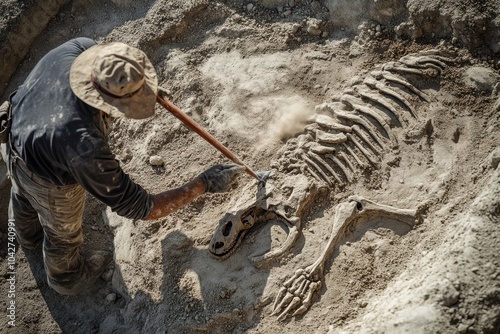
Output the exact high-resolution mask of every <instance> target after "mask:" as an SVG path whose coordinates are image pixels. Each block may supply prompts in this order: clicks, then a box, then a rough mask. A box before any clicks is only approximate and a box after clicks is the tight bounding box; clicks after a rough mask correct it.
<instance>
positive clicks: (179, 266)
mask: <svg viewBox="0 0 500 334" xmlns="http://www.w3.org/2000/svg"><path fill="white" fill-rule="evenodd" d="M0 9H1V12H2V13H5V14H4V15H3V16H2V18H1V19H0V37H2V38H1V39H0V41H1V42H0V64H1V65H0V67H1V68H0V69H1V70H0V78H1V86H0V93H2V94H3V97H4V98H6V97H7V96H8V94H10V93H11V92H12V91H13V90H15V88H16V87H17V85H19V84H20V83H21V82H22V81H23V79H24V78H25V77H26V75H27V74H28V73H29V71H30V70H31V69H32V68H33V66H34V65H35V64H36V62H37V60H38V59H40V57H41V56H43V55H44V54H45V53H46V52H47V51H49V50H50V49H52V48H53V47H55V46H57V45H58V44H60V43H62V42H64V41H66V40H68V39H70V38H73V37H79V36H87V37H91V38H95V39H97V40H98V41H101V42H105V41H121V42H126V43H129V44H131V45H134V46H137V47H140V48H141V49H143V50H144V51H145V52H146V53H147V54H148V56H149V57H150V59H151V60H152V61H153V63H154V65H155V68H156V70H157V72H158V77H159V81H160V84H161V85H162V86H164V87H165V88H167V89H168V90H169V91H170V94H171V96H172V100H173V102H174V103H175V104H176V105H178V106H179V107H180V108H181V109H183V110H184V111H185V112H186V113H188V114H189V115H190V116H191V117H192V118H194V119H195V120H196V121H197V122H199V123H200V124H202V126H204V127H205V128H206V129H207V130H208V131H209V132H210V133H212V134H213V135H214V136H215V137H216V138H218V139H219V140H220V141H221V142H223V143H224V144H225V145H227V146H228V147H229V148H230V149H231V150H232V151H233V152H235V153H236V154H237V155H238V156H239V157H240V158H241V159H242V160H243V161H245V163H247V164H248V165H249V166H251V167H252V169H255V170H269V169H270V168H275V169H277V170H279V168H280V163H281V161H282V160H280V157H281V154H282V153H283V152H284V147H285V146H286V145H287V144H286V143H287V141H288V140H293V139H295V138H296V137H297V136H298V135H299V134H301V133H302V132H303V131H304V127H305V126H306V125H307V124H310V116H312V115H315V114H317V113H320V112H322V111H323V110H324V107H322V106H321V105H323V104H325V103H331V102H332V101H334V100H336V99H337V98H338V97H339V96H340V95H341V94H342V93H343V92H344V91H346V90H347V89H349V88H350V87H352V84H353V83H355V82H359V81H360V80H361V81H362V80H363V79H364V78H365V77H366V76H367V75H368V73H369V72H370V71H372V70H374V69H378V68H380V66H382V65H383V64H386V63H388V62H394V61H398V60H399V59H400V58H401V57H402V56H405V55H408V54H410V53H414V52H419V51H426V50H430V49H436V48H438V49H441V50H449V51H453V52H454V53H455V54H456V57H454V62H452V63H450V64H448V66H447V68H446V69H445V70H443V72H442V74H441V76H440V77H439V79H437V80H436V81H434V82H432V84H430V83H427V82H422V83H421V85H419V88H421V89H422V90H423V91H424V92H425V93H426V94H428V95H429V96H431V97H432V98H431V99H430V100H429V102H428V103H424V102H421V103H420V104H418V106H419V108H418V113H419V121H418V122H414V123H412V125H411V126H410V127H408V128H404V129H402V130H401V131H400V132H398V133H397V135H398V138H399V144H400V145H399V147H398V148H397V149H395V150H393V151H391V152H388V153H387V155H386V156H385V158H384V159H385V160H384V161H385V162H386V164H384V167H383V168H381V169H380V170H377V171H375V172H373V173H370V174H368V173H367V174H364V175H362V177H360V178H359V179H357V181H356V182H354V183H353V184H350V185H348V186H347V187H345V188H344V189H343V190H342V192H339V193H336V192H334V191H330V192H328V191H325V192H321V193H320V194H321V196H319V197H318V198H317V199H316V200H315V201H314V203H312V204H311V206H310V207H309V208H308V210H307V211H306V212H304V216H303V223H302V234H301V236H300V237H299V239H298V242H297V243H296V244H295V245H294V247H293V248H292V250H291V251H290V252H289V253H287V254H286V255H285V256H284V257H282V258H280V259H277V260H275V261H272V262H271V263H269V264H267V265H265V266H263V267H262V268H257V267H255V266H253V265H252V263H251V260H250V258H251V257H252V256H255V255H260V254H262V253H263V252H266V251H267V250H269V249H275V248H276V247H279V246H280V245H281V244H282V243H283V242H284V241H285V240H286V235H287V232H288V229H287V227H286V226H285V225H283V224H282V223H281V222H279V221H277V220H271V221H268V222H266V223H262V224H260V225H258V226H255V227H254V228H253V229H252V230H251V231H250V232H249V233H248V235H247V236H246V238H245V239H243V242H242V244H241V245H240V247H239V248H238V249H237V250H236V252H235V253H234V254H233V255H232V256H231V257H229V258H228V259H227V260H225V261H218V260H216V259H214V258H212V257H210V256H209V253H208V250H207V247H208V245H209V242H210V238H211V237H212V234H213V232H214V229H215V227H216V225H217V222H218V221H219V219H221V217H223V216H224V214H225V213H226V212H228V210H230V209H231V208H232V206H234V205H235V202H238V201H239V200H240V199H241V198H243V197H245V196H250V197H251V196H253V195H254V194H253V192H252V191H253V190H252V189H255V190H256V185H254V183H253V182H254V181H253V180H251V179H250V178H249V177H248V176H242V177H240V178H239V180H238V184H236V185H235V186H234V188H233V189H232V190H231V191H230V192H228V193H224V194H213V195H204V196H202V197H200V198H199V199H197V200H196V201H195V202H193V203H192V204H190V205H188V206H187V207H185V208H183V209H181V210H179V211H178V212H175V213H173V214H172V215H170V216H168V217H166V218H164V219H161V220H158V221H154V222H144V221H137V222H132V221H129V220H126V219H122V218H120V217H118V216H116V215H114V214H112V213H111V212H109V211H107V210H106V208H105V207H103V205H102V204H100V203H98V202H97V201H96V200H95V199H94V198H92V197H91V196H88V198H87V207H86V211H85V223H84V235H85V247H84V252H85V253H90V252H92V250H95V249H110V250H113V251H114V254H115V265H114V267H113V268H111V269H110V270H109V271H108V272H107V273H106V274H105V275H104V276H103V277H102V279H101V280H100V281H99V284H97V285H96V287H95V289H94V291H90V292H89V293H88V294H86V295H84V296H78V297H62V296H59V295H57V294H56V293H55V292H54V291H53V290H51V289H50V288H48V286H47V283H46V280H45V273H44V269H43V264H42V263H43V262H42V259H41V252H40V249H39V250H37V251H35V252H32V253H25V252H23V251H22V250H17V248H16V252H15V255H14V254H9V249H8V247H7V243H8V242H9V234H8V226H7V218H6V217H7V207H8V198H9V186H8V181H3V179H4V178H5V169H4V168H5V167H4V165H1V164H2V162H0V182H1V183H2V186H3V188H2V187H1V186H0V216H1V217H3V219H2V220H1V221H3V222H4V223H2V224H0V232H1V233H0V240H1V241H2V242H1V245H2V248H1V249H0V257H1V259H0V262H1V268H2V270H1V272H0V273H1V274H2V277H5V279H4V280H1V281H0V286H1V290H2V291H4V292H5V294H4V295H5V296H4V300H5V301H6V302H5V303H4V304H3V305H4V306H5V309H6V308H7V307H8V306H9V303H10V301H15V312H14V314H15V327H14V326H11V325H9V323H8V321H11V319H10V318H9V317H4V318H3V319H4V320H2V321H3V322H4V323H3V325H2V328H5V329H6V330H5V331H6V332H9V333H10V332H12V333H34V332H64V333H66V332H74V333H89V332H96V333H118V332H119V333H138V332H142V333H150V332H169V333H243V332H245V333H276V332H284V331H286V332H290V333H300V332H307V333H313V332H314V333H360V332H361V333H407V332H409V331H412V332H420V333H429V332H441V333H457V332H459V333H498V332H499V329H500V311H499V310H500V267H499V265H500V262H499V260H498V256H497V254H498V253H499V251H500V249H499V246H498V245H499V238H500V224H499V223H500V221H499V216H500V204H499V203H500V202H499V201H498V198H500V174H499V173H500V168H499V167H498V163H499V159H500V158H499V156H500V153H499V148H498V143H499V142H500V134H499V133H500V131H499V129H500V118H499V115H500V98H499V91H500V86H499V84H498V82H499V76H498V70H499V67H500V59H499V51H500V46H499V45H500V36H499V34H500V33H499V31H500V29H499V28H500V27H499V26H500V21H499V19H498V17H500V16H499V14H500V4H498V2H491V1H490V2H485V1H480V2H478V1H468V0H462V1H451V0H443V1H430V0H409V1H406V2H401V1H394V0H383V1H376V2H373V1H367V0H355V1H343V0H335V1H334V0H331V1H328V0H327V1H312V2H311V1H300V0H287V1H279V0H273V1H271V0H262V1H237V0H234V1H215V2H214V1H201V0H200V1H194V0H193V1H176V2H172V1H160V0H148V1H141V2H140V3H138V2H137V1H129V0H114V1H104V2H98V1H90V0H88V1H83V0H80V1H62V0H60V1H57V0H47V1H28V2H26V1H4V2H2V4H0ZM411 101H412V103H413V102H414V101H413V100H411ZM110 143H111V145H112V148H113V150H114V152H115V153H116V155H117V158H118V159H119V160H120V161H121V165H122V167H123V168H124V170H125V171H126V172H127V173H129V174H130V176H131V177H132V178H133V179H134V180H135V181H136V182H138V183H139V184H141V185H143V186H144V187H145V188H146V189H148V190H149V191H151V192H152V193H156V192H160V191H163V190H165V189H167V188H170V187H175V186H178V185H181V184H182V183H184V182H186V181H188V180H190V179H191V178H193V177H194V176H196V175H197V174H199V173H200V172H201V171H203V170H204V169H205V168H207V167H209V166H210V165H212V164H215V163H219V162H227V160H226V159H225V158H224V157H223V156H221V155H220V154H219V153H218V152H217V151H215V150H214V149H213V148H212V147H211V146H210V145H208V144H207V143H206V142H204V141H203V140H202V139H201V138H199V137H198V136H197V135H195V134H194V133H192V132H191V131H189V130H188V129H186V128H185V127H184V126H183V125H182V124H181V123H180V122H179V121H177V120H176V119H175V118H174V117H172V116H171V115H169V114H168V113H167V112H166V111H164V110H161V109H160V107H159V106H158V109H157V114H156V116H154V117H153V118H152V119H148V120H143V121H129V120H117V121H115V122H114V123H113V131H112V133H111V136H110ZM152 156H159V157H160V158H161V159H162V160H163V162H164V163H163V164H162V165H160V166H157V165H151V164H150V158H151V157H152ZM303 175H304V177H308V178H311V179H313V178H312V177H311V175H310V174H307V173H304V174H303ZM278 181H279V180H278ZM276 184H278V182H277V183H276ZM292 186H293V185H290V187H292ZM245 189H250V193H247V194H244V193H242V191H244V190H245ZM290 189H291V188H290ZM276 191H281V189H277V190H276ZM285 193H286V189H285ZM352 194H356V195H362V196H364V197H366V198H369V199H372V200H375V201H377V202H380V203H385V204H388V205H392V206H397V207H401V208H420V209H421V210H423V212H424V216H423V220H422V222H421V223H420V224H418V225H416V226H415V227H414V228H412V229H400V228H397V227H395V226H394V225H393V224H390V223H387V222H381V221H377V220H375V221H374V220H367V221H360V222H359V224H356V225H355V226H354V228H353V229H351V230H350V231H349V233H348V234H347V235H346V236H345V237H344V238H343V239H342V240H341V241H340V243H339V244H338V245H337V246H336V248H335V251H334V254H333V256H332V259H330V260H329V261H328V265H327V268H326V269H327V270H326V273H325V277H324V281H323V286H322V288H321V289H320V290H319V292H318V293H317V294H316V295H315V296H314V297H313V299H312V304H311V306H310V308H309V310H308V311H307V312H306V313H305V314H304V315H302V316H299V317H293V318H288V319H287V320H285V321H278V320H277V319H276V316H274V315H271V311H272V308H273V301H274V298H275V297H276V295H277V293H278V291H279V290H280V288H281V286H282V284H283V283H284V282H285V281H286V280H287V279H288V278H290V277H291V276H292V275H293V273H294V272H295V271H296V270H297V269H299V268H303V267H305V266H307V265H309V264H311V263H312V262H314V260H315V259H316V258H317V257H318V256H319V254H320V253H321V251H322V249H323V248H324V247H325V244H326V242H327V239H328V236H329V234H330V231H331V228H332V226H331V225H332V221H333V217H334V210H335V206H336V204H338V203H340V202H342V201H343V200H345V199H346V198H347V197H348V196H349V195H352ZM240 202H241V201H240ZM12 255H13V256H12ZM13 260H14V262H15V266H14V268H13V269H12V268H9V264H10V263H12V261H13ZM9 272H14V273H15V284H13V283H12V280H8V278H9V277H10V276H9V275H10V274H9ZM11 283H12V284H11ZM12 287H14V288H15V297H13V298H11V297H8V295H7V292H9V291H10V290H11V288H12ZM6 315H7V316H8V315H12V312H11V310H8V309H7V314H6Z"/></svg>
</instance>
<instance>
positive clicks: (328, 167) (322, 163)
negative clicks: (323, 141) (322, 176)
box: [309, 153, 344, 187]
mask: <svg viewBox="0 0 500 334" xmlns="http://www.w3.org/2000/svg"><path fill="white" fill-rule="evenodd" d="M309 156H310V157H311V158H313V159H314V160H316V162H317V163H318V164H320V165H321V166H323V167H324V168H325V169H326V170H327V171H329V172H330V174H332V176H333V177H334V178H335V180H337V182H338V183H339V185H340V186H341V187H342V186H344V182H342V180H341V179H340V177H339V176H338V175H337V172H335V171H334V170H333V168H332V167H331V166H330V165H329V164H328V163H327V162H326V161H325V160H323V158H321V157H320V156H319V155H317V154H314V153H309Z"/></svg>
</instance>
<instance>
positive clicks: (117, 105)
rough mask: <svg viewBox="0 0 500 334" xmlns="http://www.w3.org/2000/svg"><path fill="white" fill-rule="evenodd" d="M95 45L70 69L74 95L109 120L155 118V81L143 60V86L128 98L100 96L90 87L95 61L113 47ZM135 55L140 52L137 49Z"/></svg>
mask: <svg viewBox="0 0 500 334" xmlns="http://www.w3.org/2000/svg"><path fill="white" fill-rule="evenodd" d="M116 44H118V43H110V44H98V45H94V46H92V47H90V48H89V49H87V50H85V51H84V52H82V53H81V54H80V55H79V56H78V57H77V58H76V59H75V61H74V62H73V64H72V65H71V71H70V76H69V82H70V85H71V89H72V90H73V93H75V95H76V96H78V98H80V99H81V100H82V101H83V102H85V103H87V104H88V105H90V106H92V107H94V108H96V109H99V110H102V111H104V112H105V113H106V114H108V115H110V116H112V117H127V118H134V119H143V118H147V117H150V116H152V115H154V110H155V105H156V94H157V91H158V78H157V76H156V71H155V69H154V66H153V64H152V63H151V62H150V61H149V59H148V58H147V57H145V66H144V78H145V81H144V85H143V86H142V87H141V88H140V90H139V91H138V92H137V93H135V94H134V95H133V96H131V97H122V98H115V97H112V96H109V95H106V94H105V93H102V92H100V91H99V90H97V89H96V88H95V87H94V84H93V83H92V80H91V76H92V67H93V64H94V60H95V58H96V57H97V56H98V55H99V54H100V53H102V52H106V51H109V49H112V48H113V46H114V45H116ZM136 50H137V51H138V52H142V51H140V50H138V49H136Z"/></svg>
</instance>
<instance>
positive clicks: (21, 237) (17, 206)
mask: <svg viewBox="0 0 500 334" xmlns="http://www.w3.org/2000/svg"><path fill="white" fill-rule="evenodd" d="M9 222H14V226H15V230H16V236H17V242H19V244H20V245H21V246H22V247H23V248H26V249H34V248H35V247H36V244H37V243H38V242H39V241H40V240H41V239H42V238H43V229H42V226H41V225H40V221H39V219H38V212H37V211H36V210H35V209H34V208H33V207H32V206H31V203H30V202H29V201H28V199H26V198H25V197H24V196H23V195H22V194H21V192H20V191H19V187H18V186H17V183H16V182H15V181H13V182H12V187H11V190H10V202H9Z"/></svg>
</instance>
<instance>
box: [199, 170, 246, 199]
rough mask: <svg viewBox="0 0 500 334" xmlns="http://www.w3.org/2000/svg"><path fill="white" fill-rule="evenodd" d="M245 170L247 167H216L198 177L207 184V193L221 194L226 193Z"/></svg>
mask: <svg viewBox="0 0 500 334" xmlns="http://www.w3.org/2000/svg"><path fill="white" fill-rule="evenodd" d="M244 170H245V167H243V166H240V165H215V166H212V167H210V168H209V169H207V170H206V171H204V172H203V173H201V174H200V176H198V177H199V178H200V179H201V180H203V182H204V183H205V192H209V193H219V192H223V191H225V190H226V189H227V188H228V187H229V185H230V184H231V183H233V181H234V180H235V179H236V176H237V175H238V174H240V173H241V172H242V171H244Z"/></svg>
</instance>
